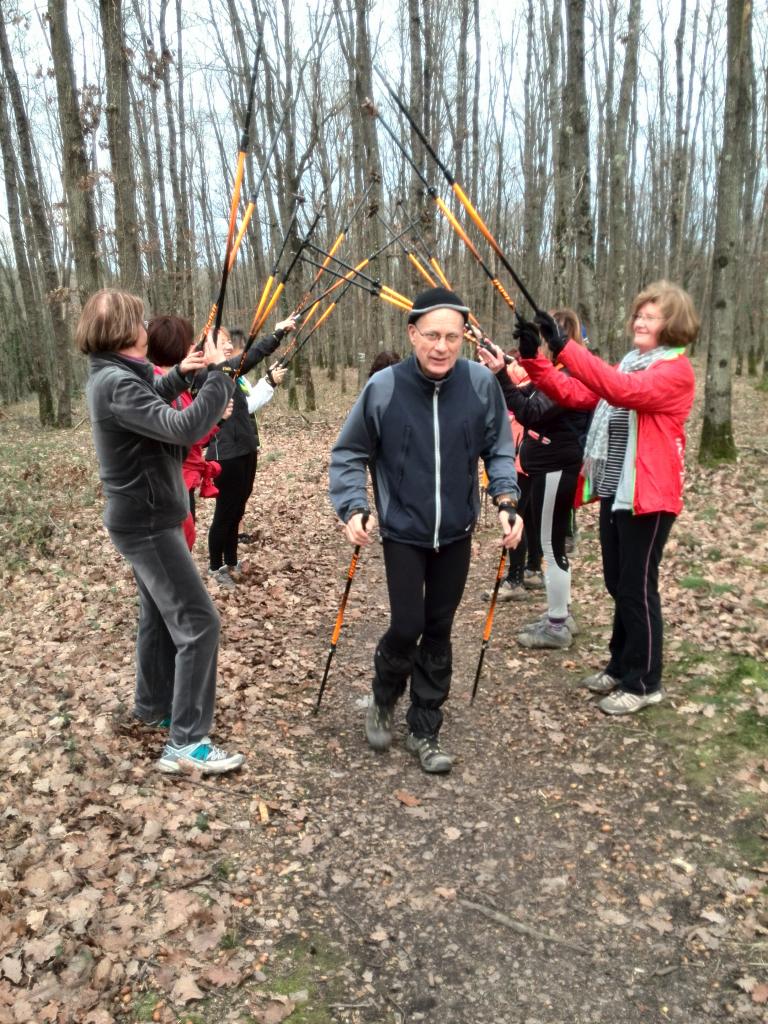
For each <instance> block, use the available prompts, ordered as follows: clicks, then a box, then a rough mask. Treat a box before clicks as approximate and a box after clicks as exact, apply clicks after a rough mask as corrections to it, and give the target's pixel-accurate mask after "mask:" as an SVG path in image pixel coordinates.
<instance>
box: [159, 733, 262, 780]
mask: <svg viewBox="0 0 768 1024" xmlns="http://www.w3.org/2000/svg"><path fill="white" fill-rule="evenodd" d="M244 762H245V756H244V755H243V754H228V753H227V752H226V751H225V750H222V749H221V747H217V746H215V745H214V744H213V743H211V741H210V739H209V738H208V737H207V736H204V737H203V738H202V739H201V740H199V741H198V742H197V743H190V744H189V745H188V746H186V747H175V746H174V745H173V744H172V743H166V745H165V750H164V751H163V756H162V757H161V758H160V760H159V761H158V762H157V767H158V768H159V770H160V771H161V772H165V773H166V774H167V775H179V774H180V773H181V772H184V771H197V772H201V773H202V774H203V775H223V774H224V772H232V771H234V770H235V769H236V768H239V767H240V766H241V765H242V764H243V763H244Z"/></svg>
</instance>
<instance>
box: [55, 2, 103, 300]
mask: <svg viewBox="0 0 768 1024" xmlns="http://www.w3.org/2000/svg"><path fill="white" fill-rule="evenodd" d="M48 24H49V26H50V32H51V54H52V56H53V70H54V74H55V76H56V94H57V96H58V110H59V124H60V126H61V138H62V144H63V165H64V190H65V193H66V196H67V222H68V227H69V236H70V238H71V240H72V248H73V250H74V256H75V267H76V269H77V290H78V292H79V294H80V302H81V304H82V303H83V302H85V300H86V299H87V298H88V296H89V295H92V294H93V292H95V291H97V290H98V288H99V285H100V274H99V258H98V241H97V239H98V229H97V227H96V207H95V205H94V202H93V181H94V179H93V176H92V175H91V174H90V173H89V169H88V158H87V157H86V153H85V136H84V133H83V125H82V121H81V119H80V105H79V103H78V100H77V83H76V80H75V67H74V63H73V61H72V43H71V41H70V38H69V28H68V26H67V3H66V0H48Z"/></svg>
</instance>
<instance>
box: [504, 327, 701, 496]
mask: <svg viewBox="0 0 768 1024" xmlns="http://www.w3.org/2000/svg"><path fill="white" fill-rule="evenodd" d="M560 361H561V362H562V363H563V365H564V366H566V367H567V368H568V370H569V371H570V373H571V376H570V377H567V376H565V374H562V373H558V372H557V370H556V369H555V367H554V366H553V365H552V363H551V362H550V361H549V360H548V359H545V358H544V357H543V356H537V357H536V359H523V360H522V361H521V362H522V365H523V367H524V368H525V370H526V371H527V372H528V375H529V376H530V378H531V380H532V381H533V383H534V384H535V385H536V387H537V388H541V390H542V391H543V392H544V393H545V394H547V395H549V396H550V398H554V399H555V401H557V402H559V403H560V405H565V406H568V407H569V408H571V409H592V408H594V407H595V405H597V402H598V401H599V399H600V398H604V399H605V400H606V401H607V402H609V403H610V404H611V405H613V406H616V407H617V408H620V409H634V410H635V412H636V413H637V452H636V458H635V486H634V495H633V499H632V507H633V509H634V511H635V513H636V514H637V515H642V514H645V513H650V512H673V513H674V514H675V515H677V514H678V513H679V512H680V510H681V509H682V507H683V472H684V461H685V421H686V420H687V419H688V416H689V414H690V411H691V407H692V405H693V392H694V385H695V381H694V376H693V367H692V366H691V364H690V362H689V360H688V358H687V356H686V355H685V354H684V351H683V349H670V352H669V358H668V359H659V360H658V361H657V362H655V363H653V364H652V365H651V366H649V367H648V369H647V370H637V371H635V372H634V373H621V372H620V371H619V370H618V369H616V368H615V367H613V366H609V365H608V364H607V363H604V362H603V360H602V359H598V357H597V356H594V355H592V353H591V352H588V351H587V350H586V349H585V348H583V347H582V346H581V345H578V344H577V343H576V342H574V341H569V342H568V343H567V344H566V346H565V348H564V349H563V351H562V352H561V353H560Z"/></svg>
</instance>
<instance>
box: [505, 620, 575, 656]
mask: <svg viewBox="0 0 768 1024" xmlns="http://www.w3.org/2000/svg"><path fill="white" fill-rule="evenodd" d="M517 642H518V643H519V644H520V646H521V647H533V648H536V649H539V650H553V651H564V650H566V649H567V648H568V647H570V646H571V644H572V643H573V637H572V636H571V631H570V629H568V627H567V626H553V625H552V623H551V622H550V621H549V619H543V620H542V619H539V621H538V622H534V624H533V625H532V626H528V627H527V628H526V629H524V630H523V631H522V633H518V634H517Z"/></svg>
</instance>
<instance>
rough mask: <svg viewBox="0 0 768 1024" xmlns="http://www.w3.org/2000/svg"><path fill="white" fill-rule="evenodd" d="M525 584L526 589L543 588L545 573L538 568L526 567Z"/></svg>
mask: <svg viewBox="0 0 768 1024" xmlns="http://www.w3.org/2000/svg"><path fill="white" fill-rule="evenodd" d="M523 586H524V587H525V589H526V590H543V589H544V573H543V572H541V571H540V570H537V569H526V570H525V573H524V575H523Z"/></svg>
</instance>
